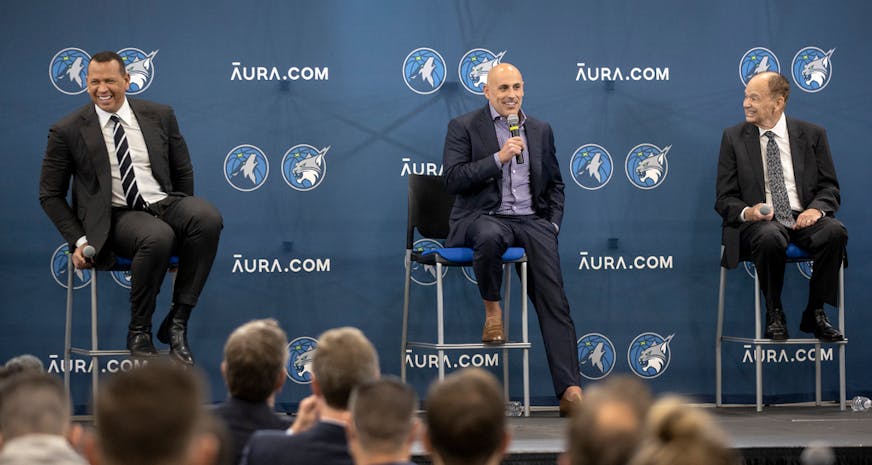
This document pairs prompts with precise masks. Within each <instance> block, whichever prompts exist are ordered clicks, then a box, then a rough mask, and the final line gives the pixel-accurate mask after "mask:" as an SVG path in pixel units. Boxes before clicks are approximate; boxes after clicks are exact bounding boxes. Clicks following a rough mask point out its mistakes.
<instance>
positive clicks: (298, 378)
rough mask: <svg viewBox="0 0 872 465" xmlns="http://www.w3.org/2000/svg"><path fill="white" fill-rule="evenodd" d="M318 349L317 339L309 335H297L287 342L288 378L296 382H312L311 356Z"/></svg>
mask: <svg viewBox="0 0 872 465" xmlns="http://www.w3.org/2000/svg"><path fill="white" fill-rule="evenodd" d="M316 350H318V341H316V340H315V339H312V338H311V337H306V336H303V337H298V338H296V339H294V340H293V341H291V342H289V343H288V355H290V357H289V358H288V366H287V369H288V378H290V379H291V381H293V382H295V383H297V384H309V383H311V382H312V356H313V355H315V351H316Z"/></svg>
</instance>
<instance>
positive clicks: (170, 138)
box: [39, 98, 194, 264]
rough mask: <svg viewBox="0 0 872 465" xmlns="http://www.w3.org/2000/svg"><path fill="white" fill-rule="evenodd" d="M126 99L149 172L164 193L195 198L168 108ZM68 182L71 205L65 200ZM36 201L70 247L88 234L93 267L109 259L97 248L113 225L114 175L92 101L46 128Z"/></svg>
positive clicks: (190, 171) (183, 147)
mask: <svg viewBox="0 0 872 465" xmlns="http://www.w3.org/2000/svg"><path fill="white" fill-rule="evenodd" d="M127 101H128V102H129V103H130V108H131V109H132V110H133V114H134V115H136V119H137V121H138V122H139V126H140V128H141V129H142V136H143V139H145V145H146V147H147V148H148V157H149V160H150V162H151V171H152V174H153V175H154V178H155V179H156V180H157V182H158V183H159V184H160V186H161V188H162V189H163V191H164V192H166V193H167V194H171V195H181V196H185V195H193V194H194V171H193V168H192V167H191V158H190V155H189V154H188V147H187V145H186V144H185V140H184V138H183V137H182V135H181V133H180V132H179V125H178V122H177V121H176V116H175V113H174V112H173V110H172V108H170V107H169V106H166V105H161V104H157V103H153V102H148V101H145V100H136V99H131V98H128V99H127ZM112 156H115V155H114V154H112ZM70 179H72V189H73V195H72V204H70V203H69V202H68V201H67V191H68V190H69V188H70ZM39 201H40V203H41V204H42V208H43V209H44V210H45V212H46V214H47V215H48V216H49V218H50V219H51V220H52V222H54V224H55V226H56V227H57V228H58V231H60V233H61V235H63V237H64V239H66V240H67V242H69V243H70V244H71V248H72V244H75V242H76V240H78V239H79V238H80V237H82V236H83V235H87V236H88V243H89V244H91V245H93V246H94V247H95V248H96V249H97V251H98V256H97V263H98V264H101V263H107V262H108V261H111V258H110V257H111V254H109V253H108V252H104V253H101V250H102V248H103V246H104V245H105V243H106V240H107V238H108V237H109V229H110V227H111V224H110V223H111V218H112V214H111V213H112V176H111V174H110V172H109V153H108V150H107V149H106V143H105V141H104V140H103V132H102V130H101V129H100V123H99V119H98V118H97V111H96V110H95V109H94V104H93V103H88V104H87V105H85V106H83V107H82V108H80V109H79V110H76V111H74V112H73V113H71V114H69V115H67V116H66V117H64V118H63V119H61V120H60V121H58V122H57V123H55V124H54V125H53V126H52V127H51V129H49V133H48V145H47V147H46V150H45V158H44V159H43V162H42V172H41V173H40V179H39Z"/></svg>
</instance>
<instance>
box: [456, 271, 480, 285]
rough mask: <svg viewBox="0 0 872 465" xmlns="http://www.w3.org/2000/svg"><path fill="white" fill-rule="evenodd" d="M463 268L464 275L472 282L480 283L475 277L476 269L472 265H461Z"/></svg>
mask: <svg viewBox="0 0 872 465" xmlns="http://www.w3.org/2000/svg"><path fill="white" fill-rule="evenodd" d="M460 268H461V269H462V270H463V276H464V277H465V278H466V280H467V281H469V282H471V283H472V284H475V285H476V286H477V285H478V279H477V278H476V277H475V270H474V269H473V268H472V267H471V266H462V267H460Z"/></svg>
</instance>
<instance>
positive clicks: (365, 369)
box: [240, 327, 379, 465]
mask: <svg viewBox="0 0 872 465" xmlns="http://www.w3.org/2000/svg"><path fill="white" fill-rule="evenodd" d="M378 377H379V365H378V354H376V351H375V347H373V345H372V343H371V342H369V339H367V338H366V336H364V335H363V333H362V332H360V330H359V329H356V328H351V327H344V328H337V329H331V330H328V331H326V332H325V333H324V334H322V335H321V337H319V338H318V348H317V349H316V350H315V354H314V355H313V356H312V393H313V394H315V396H316V397H317V398H318V401H319V402H320V404H321V405H320V421H318V422H317V423H315V424H314V425H313V426H312V427H311V428H309V429H307V430H305V431H303V432H301V433H298V432H296V431H292V432H291V434H290V435H288V433H285V432H283V431H258V432H256V433H254V435H252V436H251V439H249V441H248V446H246V448H245V451H244V452H243V454H242V461H241V462H240V463H242V464H243V465H295V464H300V465H303V464H312V463H317V464H322V465H351V464H352V459H351V455H349V452H348V442H347V439H346V435H345V427H346V425H348V422H349V421H350V418H351V414H350V412H349V411H348V400H349V397H350V396H351V392H352V390H354V388H355V387H357V386H359V385H361V384H363V383H367V382H370V381H373V380H375V379H378Z"/></svg>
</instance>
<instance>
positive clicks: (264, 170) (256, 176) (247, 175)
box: [224, 145, 269, 192]
mask: <svg viewBox="0 0 872 465" xmlns="http://www.w3.org/2000/svg"><path fill="white" fill-rule="evenodd" d="M267 176H269V162H268V161H267V159H266V155H265V154H264V153H263V150H261V149H259V148H257V147H255V146H253V145H239V146H237V147H234V148H233V150H231V151H230V152H227V157H225V158H224V179H226V180H227V182H228V183H230V185H231V186H232V187H233V188H234V189H236V190H238V191H242V192H250V191H253V190H255V189H257V188H259V187H260V186H262V185H263V183H264V182H265V181H266V177H267Z"/></svg>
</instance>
